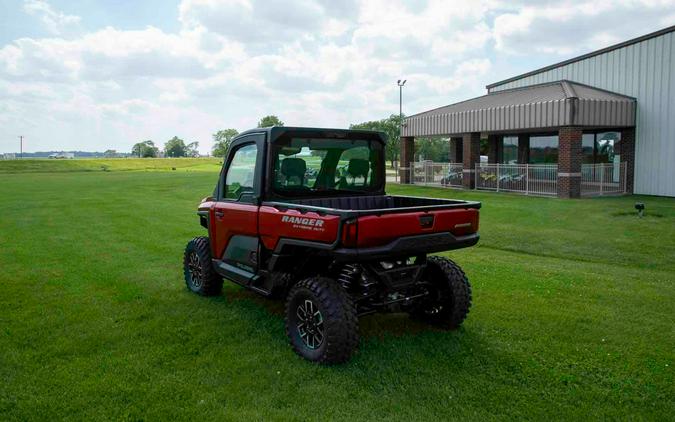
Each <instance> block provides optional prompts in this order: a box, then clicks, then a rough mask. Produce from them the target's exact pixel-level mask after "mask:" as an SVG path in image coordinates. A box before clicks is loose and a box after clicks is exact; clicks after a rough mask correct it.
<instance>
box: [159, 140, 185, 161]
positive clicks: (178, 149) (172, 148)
mask: <svg viewBox="0 0 675 422" xmlns="http://www.w3.org/2000/svg"><path fill="white" fill-rule="evenodd" d="M164 154H165V155H166V156H167V157H185V156H186V155H187V154H188V148H187V146H186V145H185V141H184V140H182V139H180V138H179V137H178V136H174V137H173V138H171V139H169V140H168V141H167V142H166V144H164Z"/></svg>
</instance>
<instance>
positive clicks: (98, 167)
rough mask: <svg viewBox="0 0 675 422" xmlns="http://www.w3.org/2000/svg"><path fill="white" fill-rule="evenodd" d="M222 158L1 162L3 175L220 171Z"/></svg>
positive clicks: (0, 171) (0, 169) (0, 170)
mask: <svg viewBox="0 0 675 422" xmlns="http://www.w3.org/2000/svg"><path fill="white" fill-rule="evenodd" d="M222 162H223V161H222V159H220V158H91V159H84V158H83V159H73V160H50V159H39V160H0V173H42V172H48V173H55V172H59V173H60V172H72V171H134V170H136V171H139V170H140V171H143V170H146V171H148V170H160V171H167V170H172V168H176V170H191V171H204V170H217V169H218V168H220V165H221V164H222Z"/></svg>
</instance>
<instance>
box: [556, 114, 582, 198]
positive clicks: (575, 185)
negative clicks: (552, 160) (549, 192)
mask: <svg viewBox="0 0 675 422" xmlns="http://www.w3.org/2000/svg"><path fill="white" fill-rule="evenodd" d="M581 134H582V133H581V128H578V127H562V128H560V130H559V131H558V197H560V198H579V197H580V196H581V162H582V160H583V152H582V150H581Z"/></svg>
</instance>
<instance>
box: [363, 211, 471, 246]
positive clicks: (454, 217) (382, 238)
mask: <svg viewBox="0 0 675 422" xmlns="http://www.w3.org/2000/svg"><path fill="white" fill-rule="evenodd" d="M477 231H478V210H477V209H475V208H452V209H445V210H443V209H441V210H434V211H418V212H402V213H395V212H394V213H387V214H381V215H367V216H363V217H359V219H358V237H357V246H358V247H359V248H368V247H374V246H382V245H386V244H387V243H390V242H392V241H394V240H396V239H398V238H399V237H404V236H415V235H422V234H432V233H442V232H450V233H452V234H453V235H455V236H464V235H467V234H471V233H476V232H477Z"/></svg>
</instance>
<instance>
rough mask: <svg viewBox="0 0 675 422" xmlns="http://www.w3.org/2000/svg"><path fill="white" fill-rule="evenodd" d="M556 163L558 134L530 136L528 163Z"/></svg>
mask: <svg viewBox="0 0 675 422" xmlns="http://www.w3.org/2000/svg"><path fill="white" fill-rule="evenodd" d="M557 163H558V135H550V136H531V137H530V164H557Z"/></svg>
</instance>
